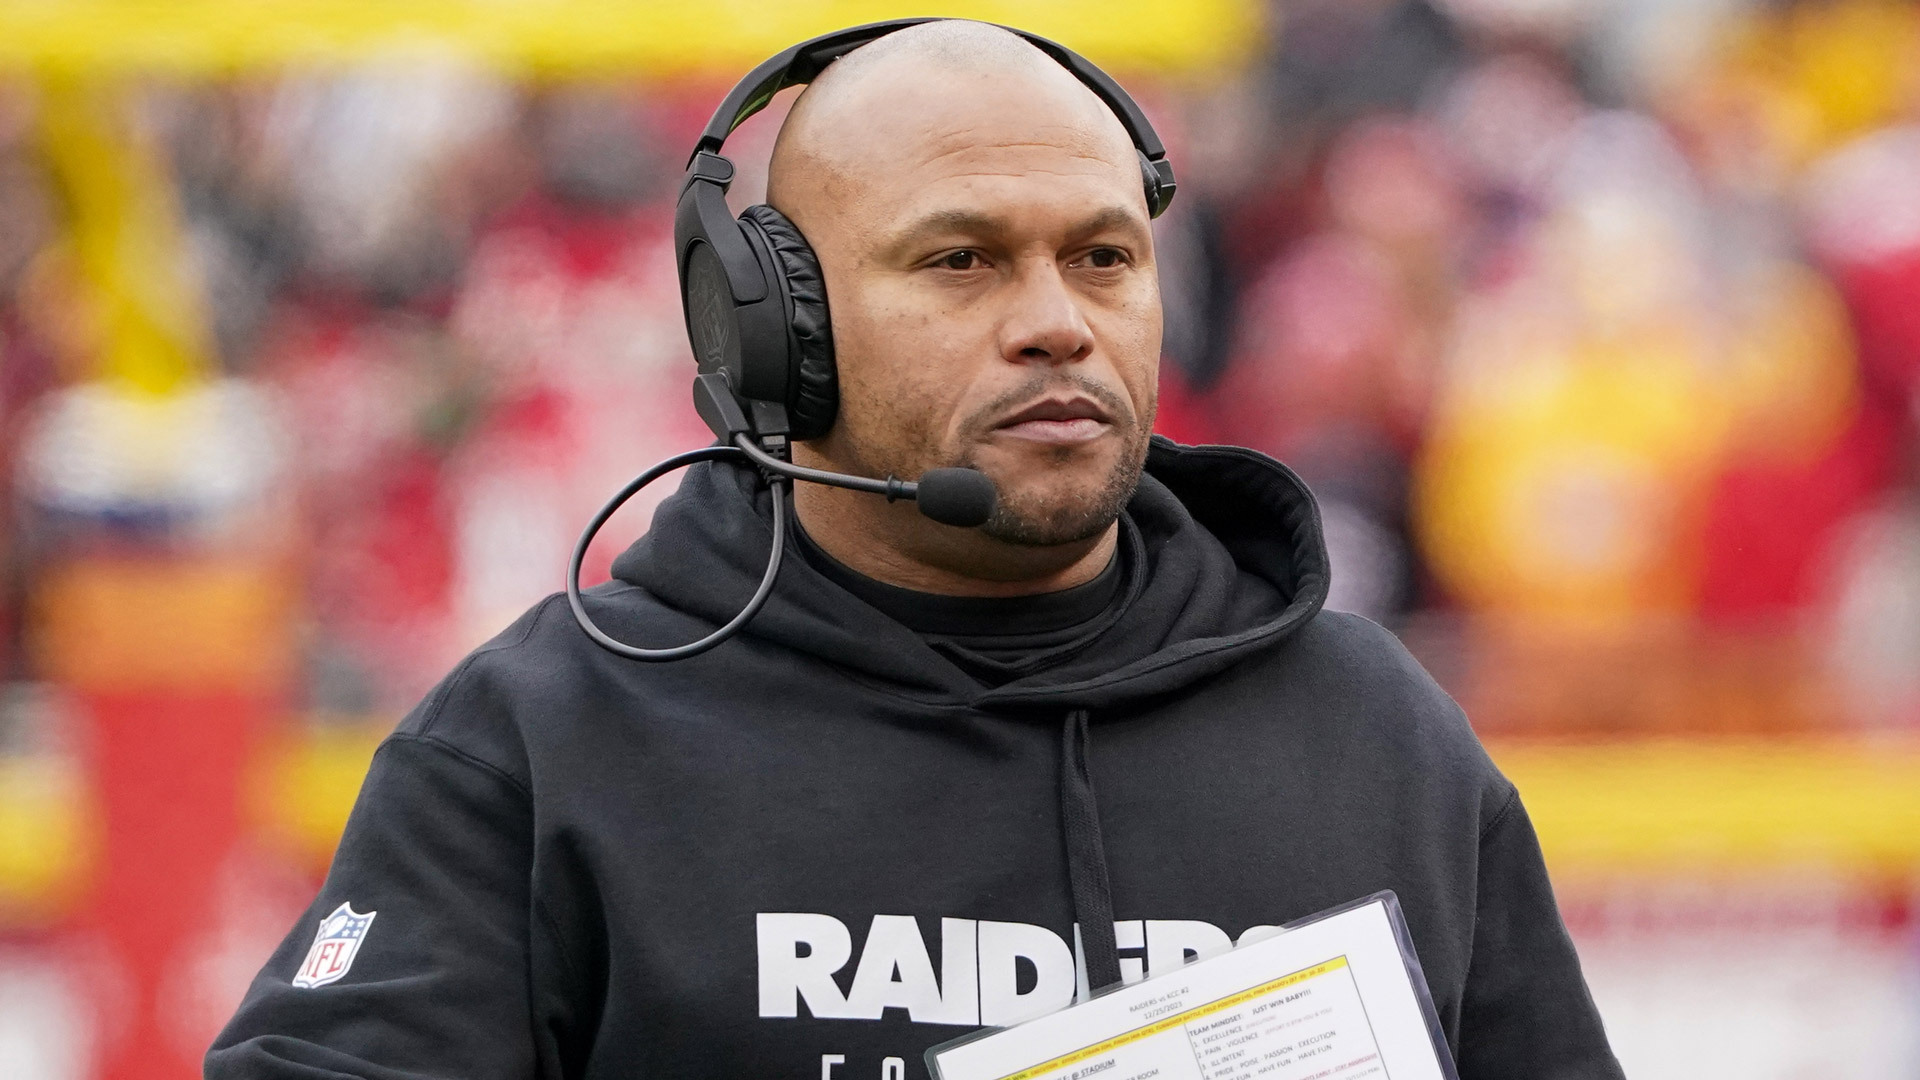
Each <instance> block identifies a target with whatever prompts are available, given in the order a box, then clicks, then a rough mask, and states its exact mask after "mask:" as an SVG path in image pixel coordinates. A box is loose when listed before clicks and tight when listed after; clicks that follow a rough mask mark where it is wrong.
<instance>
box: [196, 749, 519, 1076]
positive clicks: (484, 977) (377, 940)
mask: <svg viewBox="0 0 1920 1080" xmlns="http://www.w3.org/2000/svg"><path fill="white" fill-rule="evenodd" d="M530 807H531V803H530V800H529V798H528V796H527V793H526V791H525V790H524V789H523V788H522V787H521V785H520V784H519V783H518V782H517V781H515V780H514V779H513V778H512V777H510V776H509V775H508V774H507V773H504V772H501V771H499V770H498V769H496V768H495V767H493V766H491V765H488V764H487V763H485V762H484V761H481V760H480V759H478V758H475V757H472V756H470V755H468V754H465V753H463V752H462V751H460V750H458V749H456V748H455V747H453V746H452V745H450V744H447V743H444V742H442V741H440V740H438V739H434V738H431V737H423V736H419V735H412V734H405V733H400V734H395V735H394V736H392V737H390V738H389V739H388V740H387V742H386V743H384V744H383V745H382V746H381V749H380V751H379V753H377V754H376V755H375V757H374V761H373V765H372V768H371V769H370V770H369V772H368V774H367V779H366V781H365V783H364V784H363V786H362V787H361V790H360V797H359V801H358V802H357V803H356V804H355V806H354V809H353V813H352V815H351V816H350V818H349V819H348V822H347V828H346V832H345V834H344V836H343V837H342V838H341V841H340V846H339V848H338V850H337V851H336V852H335V854H334V859H333V867H332V869H331V870H330V871H329V872H328V874H327V880H326V884H325V885H324V886H323V887H322V888H321V890H320V895H319V897H318V898H317V899H316V900H315V901H314V903H313V906H312V907H310V908H308V909H307V912H306V913H305V914H304V915H302V916H301V917H300V919H299V921H298V922H296V923H295V924H294V926H293V929H292V930H291V931H290V932H289V933H288V934H287V937H286V940H285V941H283V942H282V943H281V945H280V947H279V949H278V950H277V951H275V952H274V954H273V957H272V959H270V960H268V961H267V964H266V967H265V968H263V969H262V970H261V972H260V974H259V975H258V976H257V977H256V978H255V979H254V981H253V985H252V987H251V988H250V989H249V990H248V992H247V996H246V998H245V1000H244V1001H243V1002H242V1003H241V1005H240V1009H239V1011H238V1012H237V1013H236V1014H235V1016H234V1018H233V1020H232V1021H231V1022H230V1023H229V1024H228V1025H227V1028H226V1030H225V1031H223V1032H222V1033H221V1034H220V1037H219V1039H218V1040H216V1041H215V1043H214V1045H213V1048H212V1049H211V1050H210V1051H209V1052H208V1054H207V1059H206V1073H205V1075H206V1077H207V1078H208V1080H240V1078H242V1077H245V1078H247V1080H296V1078H298V1080H319V1078H322V1077H326V1078H329V1080H334V1078H338V1077H342V1076H355V1077H363V1078H366V1080H400V1078H403V1077H404V1078H406V1080H430V1078H447V1080H453V1078H458V1080H492V1078H500V1080H506V1078H514V1080H525V1078H527V1077H531V1076H533V1075H534V1073H535V1061H534V1053H535V1051H534V1045H533V1043H534V1034H533V1031H534V1025H533V1022H532V1020H531V1018H530V1007H529V1002H528V985H529V976H528V964H529V960H528V955H529V943H528V911H529V889H530V884H529V882H530V878H531V858H532V818H531V809H530ZM343 907H345V908H347V909H350V916H349V917H348V918H345V919H336V918H334V916H336V915H337V914H339V913H340V911H341V909H342V908H343ZM361 919H364V920H366V921H364V922H361V921H359V920H361ZM323 923H324V924H326V928H327V929H328V931H329V933H328V938H329V940H328V941H327V942H319V941H317V940H316V939H317V938H318V937H320V935H321V932H322V930H323ZM356 931H357V932H356ZM323 950H324V952H323ZM343 965H344V967H345V970H344V971H342V970H341V967H342V966H343ZM302 984H317V985H302Z"/></svg>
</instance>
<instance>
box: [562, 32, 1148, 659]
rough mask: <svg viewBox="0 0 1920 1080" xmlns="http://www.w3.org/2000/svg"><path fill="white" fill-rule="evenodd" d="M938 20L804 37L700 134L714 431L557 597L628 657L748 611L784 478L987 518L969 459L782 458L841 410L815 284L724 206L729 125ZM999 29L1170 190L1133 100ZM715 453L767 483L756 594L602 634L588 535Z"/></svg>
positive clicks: (990, 502)
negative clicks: (877, 43) (1094, 105)
mask: <svg viewBox="0 0 1920 1080" xmlns="http://www.w3.org/2000/svg"><path fill="white" fill-rule="evenodd" d="M937 21H940V20H937V19H893V20H890V21H887V22H877V23H868V24H867V25H865V26H855V27H850V28H848V29H845V30H838V31H835V32H833V33H831V34H823V35H821V36H820V37H817V38H814V39H812V40H810V41H803V42H801V43H800V44H798V45H795V46H793V47H792V48H790V49H787V50H786V51H784V52H782V53H780V54H779V55H777V56H774V57H772V58H771V59H769V60H767V61H766V62H765V63H763V64H761V65H760V66H759V67H756V68H754V69H753V70H752V71H751V72H748V73H747V77H746V78H744V79H742V80H740V82H739V84H738V85H736V86H735V87H734V88H733V90H732V91H731V92H730V93H728V94H727V96H726V98H725V99H724V100H723V101H721V102H720V107H719V108H718V109H716V110H715V111H714V114H713V119H711V120H709V121H707V127H706V130H705V131H703V132H701V133H700V141H699V142H698V143H696V144H695V145H694V148H693V155H692V157H691V158H689V159H688V162H687V174H686V179H685V181H684V182H683V183H682V184H681V186H680V200H679V203H678V205H677V206H676V207H675V208H674V215H673V246H674V256H675V260H676V264H677V266H678V268H679V271H680V300H681V305H682V308H683V310H684V312H685V314H686V319H687V337H688V338H689V339H690V340H691V342H692V344H693V354H694V358H695V359H696V360H697V361H698V363H699V373H698V374H696V375H695V376H694V383H693V403H694V408H695V409H697V410H698V411H699V413H700V418H701V419H702V420H704V421H705V422H706V424H707V426H708V427H709V428H711V429H712V430H713V433H714V435H715V436H716V437H717V438H718V439H719V443H718V444H716V445H714V446H708V447H703V448H701V449H699V450H693V451H689V452H688V453H684V454H679V455H676V456H674V457H671V458H668V459H667V460H666V461H663V462H661V463H660V464H658V465H656V466H654V467H653V468H651V469H648V470H647V471H646V472H644V473H641V474H640V475H639V476H638V477H635V478H634V480H633V481H632V482H631V483H629V484H628V485H627V486H626V487H625V488H623V489H621V491H620V492H619V493H618V494H616V495H615V496H614V497H613V498H612V499H611V500H609V501H608V502H607V504H606V505H605V506H603V507H601V508H600V511H599V513H597V514H595V515H594V517H593V519H592V521H590V522H589V523H588V525H587V528H586V530H585V531H584V532H583V533H581V536H580V540H579V542H578V543H577V544H576V545H575V546H574V550H573V559H572V561H571V562H570V563H569V565H568V569H567V600H568V602H569V603H570V605H571V606H572V608H573V615H574V619H575V620H576V621H578V622H579V624H580V627H581V629H583V630H585V631H586V633H587V635H588V636H589V637H591V638H592V639H593V640H594V641H595V642H597V643H598V644H600V645H601V646H603V647H604V648H606V649H609V650H611V651H612V652H615V653H618V654H619V655H621V656H625V657H628V658H630V659H634V660H678V659H682V658H684V657H688V656H694V655H697V654H699V653H702V652H705V651H706V650H708V649H710V648H712V647H714V646H715V645H718V644H720V643H721V642H722V641H725V640H726V639H727V638H729V637H731V636H732V635H733V634H734V633H735V632H736V631H738V630H739V629H740V627H742V626H744V625H745V624H746V622H747V620H749V619H751V618H753V616H754V615H755V614H756V613H757V612H758V611H759V610H760V608H761V606H762V605H763V604H765V603H766V600H767V597H768V596H769V595H771V594H772V592H773V583H774V580H775V578H776V577H777V576H778V574H779V570H780V559H781V555H782V553H783V552H784V550H785V547H786V530H787V507H786V497H785V494H786V493H785V490H784V488H785V486H786V484H787V482H788V481H790V480H806V481H809V482H811V483H817V484H827V485H831V486H833V487H843V488H851V489H853V490H855V491H867V492H872V493H874V494H876V495H884V496H886V498H887V501H888V502H892V501H894V500H895V499H911V500H913V501H914V502H915V503H916V504H917V505H918V506H919V508H920V512H921V513H923V514H925V515H926V516H927V517H929V518H932V519H933V520H935V521H938V522H940V523H941V524H944V525H952V526H957V527H963V528H971V527H974V526H978V525H982V524H985V523H986V521H987V519H988V518H989V517H991V516H992V513H993V506H994V502H995V492H994V489H993V482H992V481H990V480H988V479H987V477H986V475H985V474H983V473H980V472H976V471H975V470H972V469H933V470H931V471H929V472H927V473H926V474H924V475H923V476H921V477H920V479H919V481H918V482H913V481H905V480H900V479H898V478H896V477H892V476H889V477H887V478H886V479H884V480H878V479H873V478H870V477H864V476H849V475H845V474H842V473H832V472H825V471H822V470H819V469H809V468H804V467H802V466H799V465H794V464H793V463H791V462H790V461H788V460H787V458H788V453H789V446H790V440H793V439H816V438H819V437H820V436H822V435H825V434H826V433H827V432H828V431H829V430H831V429H832V427H833V421H834V417H835V415H836V414H837V413H838V412H839V408H840V390H839V378H838V376H837V374H836V372H835V366H834V355H833V330H832V326H831V324H830V323H829V321H828V317H827V289H826V282H825V280H824V279H823V278H822V276H821V273H820V262H819V260H818V259H817V258H816V257H815V256H814V253H813V248H812V247H810V246H809V245H808V244H807V238H806V237H804V236H802V235H801V234H800V230H799V229H798V228H795V227H794V224H793V222H791V221H789V220H787V218H786V215H784V214H782V213H780V211H778V210H775V209H774V208H773V207H771V206H767V205H765V204H760V205H756V206H749V207H747V209H746V210H745V211H744V212H743V213H741V215H740V216H739V217H738V218H736V217H734V216H733V213H732V211H730V210H729V209H728V208H727V188H728V186H729V185H730V184H732V182H733V175H734V170H733V162H731V161H729V160H727V158H726V157H725V156H724V155H723V154H721V153H720V150H721V147H722V146H723V145H725V143H726V141H727V136H729V135H731V134H732V133H733V130H734V129H735V128H737V127H739V126H740V125H741V124H742V123H744V122H745V121H746V119H747V118H748V117H750V116H752V115H753V114H754V113H757V112H759V111H760V110H761V109H764V108H766V106H767V102H769V101H771V100H772V99H773V96H774V95H775V94H777V93H779V92H780V91H782V90H784V89H786V88H787V87H789V86H799V85H801V84H803V83H809V82H812V81H813V80H814V79H816V78H818V77H819V75H820V73H821V72H822V71H824V70H826V67H827V65H828V64H831V63H832V62H833V61H835V60H838V59H839V58H840V57H842V56H845V55H846V54H848V53H850V52H852V51H853V50H855V49H857V48H859V47H860V46H862V45H865V44H867V43H868V42H871V41H873V40H875V39H877V38H882V37H885V36H887V35H888V34H891V33H893V32H894V31H896V30H903V29H905V28H907V27H909V26H918V25H920V24H921V23H927V22H937ZM1002 29H1005V30H1008V31H1009V32H1011V33H1014V34H1017V35H1019V36H1020V37H1021V38H1023V39H1025V40H1026V41H1027V42H1028V43H1030V44H1032V45H1033V46H1034V47H1035V48H1037V49H1039V50H1040V51H1041V52H1044V53H1046V54H1047V55H1048V56H1050V57H1052V58H1053V59H1054V60H1056V61H1058V62H1059V64H1060V65H1061V66H1062V67H1064V68H1066V69H1067V70H1068V71H1070V72H1072V73H1073V75H1074V77H1075V78H1077V79H1079V80H1080V81H1081V82H1082V83H1084V84H1086V86H1087V88H1088V89H1090V90H1092V91H1093V92H1094V94H1095V95H1096V96H1098V97H1099V98H1100V100H1101V101H1104V102H1106V104H1107V107H1108V108H1110V109H1112V110H1113V112H1114V115H1116V116H1118V117H1119V118H1120V123H1121V126H1123V127H1124V128H1125V129H1126V132H1127V136H1128V137H1129V138H1131V139H1132V140H1133V145H1134V150H1135V152H1136V154H1137V156H1138V158H1139V161H1140V179H1141V183H1142V185H1143V186H1144V188H1145V190H1146V197H1147V211H1148V213H1149V214H1150V215H1152V216H1153V217H1159V216H1160V214H1161V212H1162V211H1164V210H1166V208H1167V204H1168V203H1170V202H1172V201H1173V192H1174V181H1173V165H1172V164H1171V163H1169V162H1168V161H1167V151H1166V148H1165V147H1164V146H1162V145H1161V143H1160V137H1159V136H1158V135H1155V134H1154V131H1153V126H1152V125H1151V124H1149V123H1147V118H1146V114H1145V113H1142V112H1141V111H1140V107H1139V106H1138V105H1136V104H1135V103H1134V100H1133V98H1131V97H1129V96H1128V94H1127V92H1126V91H1125V90H1122V89H1121V88H1120V84H1118V83H1116V82H1114V81H1113V79H1111V78H1110V77H1108V76H1107V74H1106V73H1105V72H1103V71H1101V70H1100V69H1099V68H1097V67H1095V66H1093V65H1092V64H1091V63H1089V62H1087V60H1086V59H1085V58H1084V57H1082V56H1081V55H1080V54H1078V53H1076V52H1074V51H1073V50H1072V49H1069V48H1067V47H1066V46H1064V45H1060V44H1057V43H1055V42H1052V41H1048V40H1047V39H1046V38H1043V37H1037V36H1035V35H1033V34H1029V33H1026V32H1025V31H1022V30H1015V29H1013V28H1012V27H1002ZM720 459H731V460H736V461H745V462H749V463H751V464H753V465H755V466H758V467H759V469H760V471H761V473H762V474H763V475H764V476H765V477H766V479H767V482H768V483H769V485H771V486H772V487H773V488H774V489H775V490H774V499H773V546H772V551H771V553H770V555H769V557H768V561H767V569H766V573H765V574H764V575H763V576H762V577H761V580H760V586H759V588H758V589H756V590H755V591H754V594H753V598H752V599H751V600H749V601H748V602H747V606H746V607H745V608H743V609H742V610H741V612H740V614H738V615H736V616H734V618H733V619H732V620H730V621H729V622H728V623H727V624H726V625H725V626H722V627H720V628H719V629H718V630H715V631H714V632H713V633H711V634H708V635H707V636H706V637H704V638H701V639H700V640H698V641H695V642H692V643H690V644H687V645H681V646H677V647H674V648H668V649H642V648H637V647H635V646H632V645H628V644H625V643H624V642H620V641H616V640H614V639H613V638H611V637H608V636H607V635H606V634H605V633H604V632H602V631H601V630H600V628H599V627H597V626H595V625H594V624H593V621H592V620H591V619H589V618H588V617H587V612H586V607H585V606H584V604H583V602H582V601H581V598H580V566H581V563H582V562H583V561H584V560H585V558H586V554H587V545H588V544H589V543H591V542H592V540H593V537H594V534H595V533H597V532H599V530H600V527H601V526H602V525H603V524H605V523H606V520H607V519H608V518H609V517H612V516H613V512H614V511H615V510H617V509H619V508H620V506H621V504H622V503H624V502H626V501H627V500H628V499H629V498H632V497H633V495H634V494H635V493H636V492H638V491H639V490H640V489H641V488H643V487H645V486H646V485H648V484H650V483H652V482H653V481H654V480H656V479H658V478H659V477H661V476H663V475H665V474H667V473H669V472H672V471H673V470H675V469H678V468H683V467H685V466H687V465H691V464H693V463H694V462H697V461H712V460H720Z"/></svg>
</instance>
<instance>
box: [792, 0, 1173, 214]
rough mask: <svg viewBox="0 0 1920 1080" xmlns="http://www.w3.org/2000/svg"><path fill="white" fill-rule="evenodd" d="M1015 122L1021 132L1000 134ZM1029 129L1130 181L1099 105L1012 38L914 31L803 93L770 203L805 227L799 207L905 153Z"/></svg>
mask: <svg viewBox="0 0 1920 1080" xmlns="http://www.w3.org/2000/svg"><path fill="white" fill-rule="evenodd" d="M1014 119H1019V120H1023V121H1026V122H1024V123H1017V124H1007V123H1005V121H1007V120H1014ZM996 121H1000V123H997V124H996ZM1034 121H1039V123H1034ZM1036 129H1037V131H1038V133H1040V134H1042V135H1043V136H1044V137H1045V138H1047V139H1050V140H1053V141H1058V142H1060V143H1062V144H1063V145H1066V146H1068V147H1070V148H1071V149H1073V150H1074V151H1075V152H1077V153H1083V154H1086V155H1088V156H1098V155H1106V156H1111V157H1114V158H1117V159H1118V160H1119V161H1122V162H1124V163H1125V165H1126V167H1127V168H1129V169H1133V170H1135V171H1137V169H1138V166H1137V165H1136V164H1135V158H1134V151H1133V144H1132V141H1131V140H1130V139H1129V138H1128V136H1127V133H1126V129H1125V127H1123V126H1122V125H1121V123H1120V121H1119V118H1118V117H1116V116H1114V114H1113V112H1112V110H1111V109H1109V108H1108V107H1107V105H1106V103H1105V102H1103V101H1101V100H1100V99H1099V97H1097V96H1096V95H1095V94H1094V93H1093V91H1092V90H1090V89H1088V88H1087V87H1086V85H1085V84H1083V83H1082V82H1080V80H1079V79H1078V78H1076V77H1075V76H1074V74H1073V73H1072V72H1070V71H1068V70H1067V69H1066V68H1064V67H1062V66H1061V65H1060V64H1059V63H1058V62H1057V61H1055V60H1054V59H1053V58H1052V57H1050V56H1048V55H1047V54H1045V53H1043V52H1041V51H1040V50H1039V49H1037V48H1035V47H1034V46H1033V45H1031V44H1029V43H1028V42H1027V41H1026V40H1025V39H1023V38H1021V37H1020V36H1019V35H1017V34H1013V33H1010V32H1008V31H1006V30H1003V29H1001V28H1000V27H997V26H991V25H989V24H987V23H979V22H969V21H966V20H961V19H944V20H939V21H935V22H928V23H922V24H920V25H918V26H910V27H908V28H906V29H904V30H897V31H895V32H893V33H891V34H888V35H887V36H886V37H883V38H880V39H879V40H877V41H874V42H872V43H870V44H867V45H864V46H862V47H860V48H858V49H856V50H854V51H853V52H851V53H849V54H847V55H846V56H844V57H841V58H840V59H839V60H836V61H834V62H833V63H832V64H830V65H828V67H827V69H826V70H825V71H823V72H822V73H821V74H820V76H819V78H816V79H815V80H813V82H812V83H810V84H808V86H807V88H806V89H805V90H804V91H802V93H801V94H800V97H799V100H797V101H796V102H794V105H793V109H792V110H791V111H790V112H789V113H788V115H787V119H786V122H785V123H784V124H783V125H782V126H781V128H780V136H779V139H778V141H777V142H776V143H775V144H774V149H773V159H772V161H771V163H770V164H769V166H768V172H767V201H768V203H770V204H771V205H772V206H773V207H774V208H776V209H778V210H780V211H781V212H782V213H785V214H787V215H788V216H789V217H795V216H796V214H797V215H798V216H800V217H807V216H811V215H810V214H809V210H810V207H808V206H807V205H806V204H807V203H808V202H809V201H811V200H810V196H812V195H817V194H819V193H820V191H821V188H822V185H823V184H826V183H829V182H831V183H834V184H835V185H836V187H837V186H840V185H841V184H843V183H844V182H845V180H846V179H848V178H850V177H852V176H855V175H857V174H858V173H859V172H861V171H863V170H865V169H867V168H870V167H871V166H872V165H873V164H874V163H875V162H876V161H881V160H884V159H885V158H886V157H888V156H891V155H895V154H898V153H900V152H901V150H902V149H903V148H905V147H910V146H913V145H915V144H920V143H927V144H931V145H932V147H933V148H934V149H935V151H936V152H938V151H939V150H941V149H950V148H955V147H958V146H961V145H965V144H967V143H969V142H970V141H972V142H978V141H981V140H992V139H994V138H996V137H998V138H1001V139H1019V138H1022V137H1031V136H1032V135H1034V134H1036ZM1143 201H1144V196H1143ZM803 228H804V226H803Z"/></svg>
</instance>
